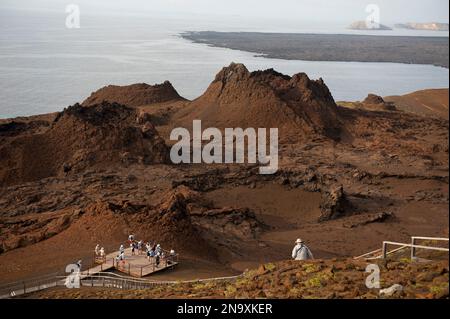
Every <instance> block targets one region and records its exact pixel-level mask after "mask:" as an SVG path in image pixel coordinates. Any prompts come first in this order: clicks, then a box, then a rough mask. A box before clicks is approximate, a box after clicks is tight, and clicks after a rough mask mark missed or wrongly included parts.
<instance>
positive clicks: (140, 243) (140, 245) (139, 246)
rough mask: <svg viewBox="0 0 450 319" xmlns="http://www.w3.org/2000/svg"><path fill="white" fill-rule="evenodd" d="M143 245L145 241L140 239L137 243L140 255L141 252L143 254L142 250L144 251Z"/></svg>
mask: <svg viewBox="0 0 450 319" xmlns="http://www.w3.org/2000/svg"><path fill="white" fill-rule="evenodd" d="M142 246H143V242H142V240H140V241H138V243H137V250H138V255H140V254H141V251H142Z"/></svg>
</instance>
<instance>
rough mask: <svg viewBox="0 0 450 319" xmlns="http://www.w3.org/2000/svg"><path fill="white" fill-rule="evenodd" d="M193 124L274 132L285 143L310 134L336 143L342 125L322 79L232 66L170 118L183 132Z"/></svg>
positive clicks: (236, 65)
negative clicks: (250, 70)
mask: <svg viewBox="0 0 450 319" xmlns="http://www.w3.org/2000/svg"><path fill="white" fill-rule="evenodd" d="M194 119H200V120H202V125H203V123H204V126H205V127H218V128H225V127H241V128H244V129H245V128H247V127H253V128H259V127H265V128H275V127H277V128H278V129H279V131H280V133H279V136H281V137H282V138H283V139H286V138H294V139H296V140H298V139H299V138H302V137H303V138H304V137H306V136H308V135H311V134H321V135H325V136H327V137H330V138H333V139H339V137H340V126H341V121H340V118H339V115H338V111H337V106H336V104H335V102H334V99H333V97H332V95H331V93H330V91H329V89H328V87H327V86H326V85H325V83H324V82H323V80H322V79H319V80H317V81H314V80H310V79H309V78H308V76H307V75H306V74H305V73H298V74H295V75H294V76H292V77H290V76H287V75H283V74H281V73H278V72H276V71H274V70H273V69H269V70H265V71H256V72H249V71H248V70H247V68H246V67H245V66H244V65H243V64H236V63H232V64H230V65H229V66H228V67H225V68H223V69H222V70H221V71H220V72H219V73H218V74H217V75H216V77H215V79H214V81H213V82H212V83H211V84H210V86H209V87H208V89H207V90H206V92H205V93H204V94H203V95H201V96H200V97H199V98H197V99H195V100H194V101H192V102H191V103H190V104H189V105H188V106H186V107H185V108H183V109H181V110H180V111H179V112H178V113H177V114H176V115H175V116H174V122H175V123H177V124H180V125H183V126H184V127H190V126H192V120H194ZM189 123H190V124H189Z"/></svg>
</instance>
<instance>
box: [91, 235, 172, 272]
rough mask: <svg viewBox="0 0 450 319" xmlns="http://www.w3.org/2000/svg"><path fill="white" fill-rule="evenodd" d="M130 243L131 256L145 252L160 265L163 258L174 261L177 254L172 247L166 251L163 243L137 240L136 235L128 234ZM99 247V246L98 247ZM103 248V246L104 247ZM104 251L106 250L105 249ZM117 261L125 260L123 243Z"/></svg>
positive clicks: (168, 261)
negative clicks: (162, 245)
mask: <svg viewBox="0 0 450 319" xmlns="http://www.w3.org/2000/svg"><path fill="white" fill-rule="evenodd" d="M128 243H129V245H130V248H131V256H135V255H136V254H137V255H143V254H145V255H146V256H147V259H148V260H149V261H150V260H151V259H152V258H154V259H155V263H156V266H159V264H160V262H161V260H162V259H165V258H166V259H167V263H168V264H170V263H172V260H173V258H169V257H174V256H175V250H173V249H171V250H170V252H169V253H166V252H165V251H164V250H163V249H162V247H161V244H158V243H156V242H153V243H152V242H150V241H148V242H145V243H144V241H143V240H139V241H138V240H135V238H134V235H129V236H128ZM96 249H97V248H96ZM102 249H103V248H102ZM103 253H104V250H103ZM116 260H117V261H124V260H125V246H124V245H123V244H122V245H120V247H119V254H118V255H117V257H116Z"/></svg>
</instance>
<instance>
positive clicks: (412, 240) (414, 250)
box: [411, 237, 416, 260]
mask: <svg viewBox="0 0 450 319" xmlns="http://www.w3.org/2000/svg"><path fill="white" fill-rule="evenodd" d="M415 244H416V238H415V237H411V260H414V259H415V258H416V247H415Z"/></svg>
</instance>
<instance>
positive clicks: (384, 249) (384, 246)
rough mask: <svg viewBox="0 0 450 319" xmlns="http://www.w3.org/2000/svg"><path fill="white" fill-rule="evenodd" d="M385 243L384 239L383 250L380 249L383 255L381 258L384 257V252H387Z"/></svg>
mask: <svg viewBox="0 0 450 319" xmlns="http://www.w3.org/2000/svg"><path fill="white" fill-rule="evenodd" d="M386 248H387V243H386V242H385V241H384V242H383V250H382V256H383V259H386V254H387V249H386Z"/></svg>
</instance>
